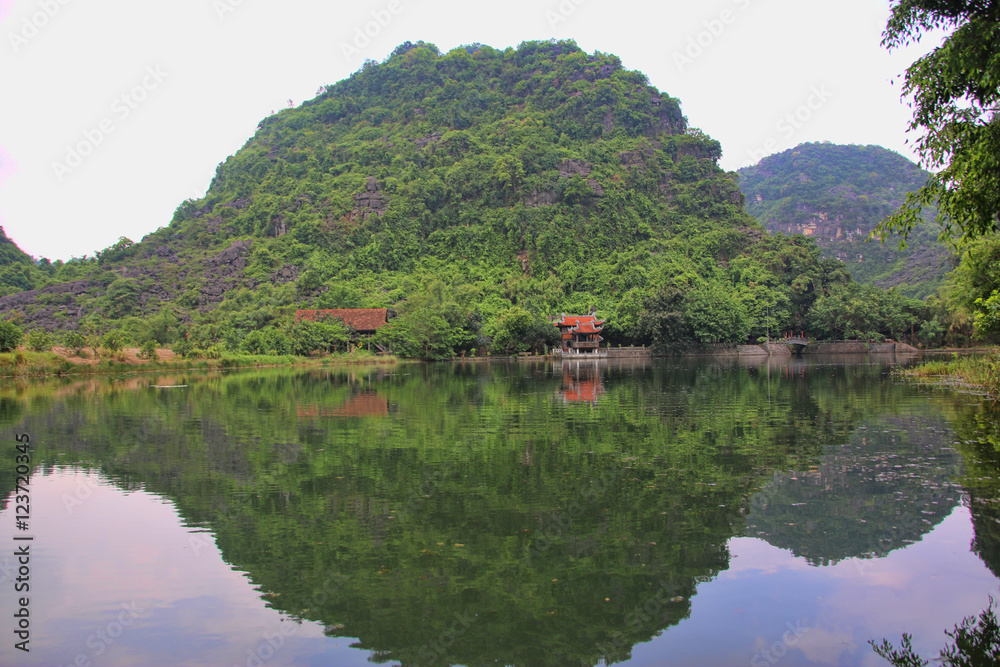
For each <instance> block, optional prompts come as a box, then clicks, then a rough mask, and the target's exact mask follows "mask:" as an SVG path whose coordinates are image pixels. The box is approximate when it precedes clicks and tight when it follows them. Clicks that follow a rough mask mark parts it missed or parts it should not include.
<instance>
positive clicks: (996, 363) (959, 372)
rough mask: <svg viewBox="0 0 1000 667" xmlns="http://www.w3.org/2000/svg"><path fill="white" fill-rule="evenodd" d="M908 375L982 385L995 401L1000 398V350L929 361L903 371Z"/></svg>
mask: <svg viewBox="0 0 1000 667" xmlns="http://www.w3.org/2000/svg"><path fill="white" fill-rule="evenodd" d="M902 374H903V375H905V376H908V377H912V378H916V379H920V380H923V381H928V382H935V381H944V382H948V383H954V382H956V381H958V382H960V383H962V384H967V385H972V386H976V387H981V388H982V389H984V390H986V393H987V394H988V395H989V396H990V398H992V399H993V400H994V401H997V400H1000V351H997V350H993V351H992V352H990V353H989V354H988V355H984V356H968V357H956V358H954V359H950V360H947V361H928V362H926V363H923V364H921V365H920V366H917V367H916V368H908V369H906V370H904V371H902Z"/></svg>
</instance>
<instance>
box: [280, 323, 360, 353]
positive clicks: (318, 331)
mask: <svg viewBox="0 0 1000 667" xmlns="http://www.w3.org/2000/svg"><path fill="white" fill-rule="evenodd" d="M289 339H290V341H291V344H292V352H293V353H294V354H297V355H300V356H303V357H307V356H309V355H310V354H312V353H313V352H336V351H337V350H338V349H340V347H341V346H346V345H347V343H348V341H349V340H350V332H349V331H348V330H347V327H346V326H344V323H343V322H342V321H340V320H328V321H322V322H312V321H310V320H302V321H300V322H296V323H295V324H294V325H292V329H291V331H290V333H289Z"/></svg>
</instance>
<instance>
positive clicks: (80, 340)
mask: <svg viewBox="0 0 1000 667" xmlns="http://www.w3.org/2000/svg"><path fill="white" fill-rule="evenodd" d="M63 345H64V346H65V347H68V348H70V349H71V350H73V352H75V353H76V355H77V356H80V352H82V351H83V348H85V347H87V339H86V337H85V336H84V335H83V334H82V333H80V332H79V331H70V332H68V333H67V334H65V335H64V336H63Z"/></svg>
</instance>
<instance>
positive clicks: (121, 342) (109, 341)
mask: <svg viewBox="0 0 1000 667" xmlns="http://www.w3.org/2000/svg"><path fill="white" fill-rule="evenodd" d="M101 347H103V348H104V349H105V350H107V351H108V352H110V353H111V354H112V355H114V354H117V353H119V352H121V351H122V348H123V347H125V334H123V333H122V332H121V331H119V330H117V329H112V330H111V331H108V332H107V333H106V334H104V335H103V336H102V337H101Z"/></svg>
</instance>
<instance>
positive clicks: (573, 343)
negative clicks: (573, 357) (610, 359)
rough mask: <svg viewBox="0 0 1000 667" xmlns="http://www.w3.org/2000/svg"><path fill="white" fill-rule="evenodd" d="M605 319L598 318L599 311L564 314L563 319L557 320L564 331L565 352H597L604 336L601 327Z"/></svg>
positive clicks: (557, 324) (563, 344)
mask: <svg viewBox="0 0 1000 667" xmlns="http://www.w3.org/2000/svg"><path fill="white" fill-rule="evenodd" d="M604 322H605V320H599V319H597V313H596V312H593V311H592V312H591V314H590V315H567V314H566V313H563V314H562V319H561V320H559V321H558V322H556V323H555V324H556V326H557V327H559V331H560V332H562V350H563V353H565V354H578V353H586V352H597V349H598V348H599V347H600V345H601V341H602V340H604V338H602V337H601V329H603V328H604Z"/></svg>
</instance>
